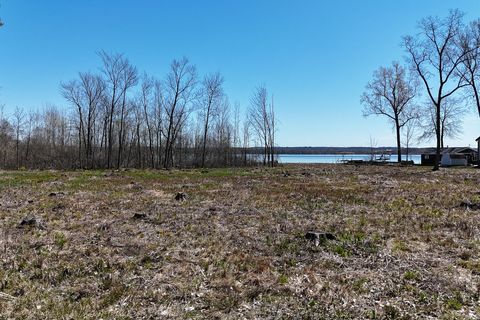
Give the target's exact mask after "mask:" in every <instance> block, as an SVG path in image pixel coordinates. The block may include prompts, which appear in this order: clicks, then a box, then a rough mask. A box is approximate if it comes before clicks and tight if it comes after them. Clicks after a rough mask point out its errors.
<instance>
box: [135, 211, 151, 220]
mask: <svg viewBox="0 0 480 320" xmlns="http://www.w3.org/2000/svg"><path fill="white" fill-rule="evenodd" d="M147 218H148V216H147V214H146V213H143V212H136V213H135V214H134V215H133V219H137V220H143V219H147Z"/></svg>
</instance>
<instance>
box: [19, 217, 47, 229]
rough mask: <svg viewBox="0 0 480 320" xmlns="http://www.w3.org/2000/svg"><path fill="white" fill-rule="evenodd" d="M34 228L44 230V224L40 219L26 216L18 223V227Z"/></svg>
mask: <svg viewBox="0 0 480 320" xmlns="http://www.w3.org/2000/svg"><path fill="white" fill-rule="evenodd" d="M27 226H30V227H36V228H39V229H45V224H44V223H43V221H42V219H40V218H39V217H36V216H26V217H25V218H23V219H22V221H20V224H19V227H20V228H23V227H27Z"/></svg>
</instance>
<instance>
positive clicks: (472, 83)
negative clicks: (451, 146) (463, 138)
mask: <svg viewBox="0 0 480 320" xmlns="http://www.w3.org/2000/svg"><path fill="white" fill-rule="evenodd" d="M417 28H418V33H417V34H416V35H415V36H406V37H404V38H403V47H404V49H405V51H406V53H407V64H406V66H402V65H401V64H400V63H399V62H393V64H392V66H389V67H380V68H379V69H378V70H377V71H375V73H374V75H373V80H372V81H371V82H369V83H368V84H367V86H366V90H365V92H364V93H363V95H362V97H361V103H362V104H363V106H364V109H363V113H364V115H365V116H369V115H382V116H385V117H386V118H387V119H389V121H391V123H392V124H393V128H394V129H395V135H396V141H397V152H398V161H399V162H400V161H401V160H402V157H401V156H402V153H401V151H402V146H405V147H407V149H408V146H409V144H410V142H411V141H412V139H413V138H415V137H416V138H417V139H418V140H419V141H430V140H432V139H434V140H435V141H436V148H435V150H436V159H435V165H434V168H433V169H434V170H438V168H439V163H440V153H441V149H442V148H444V146H445V144H444V140H445V138H447V137H450V138H454V137H457V136H458V134H459V133H460V132H461V126H462V117H463V115H464V114H465V113H466V112H467V111H468V108H469V107H470V108H471V107H474V108H475V109H476V110H477V111H478V114H479V116H480V92H479V90H480V19H479V20H475V21H472V22H470V23H464V22H463V14H462V13H461V12H459V11H458V10H452V11H450V13H449V15H448V16H447V17H445V18H443V19H442V18H438V17H427V18H425V19H423V20H422V21H420V22H419V24H418V27H417ZM402 139H403V140H404V142H403V143H402Z"/></svg>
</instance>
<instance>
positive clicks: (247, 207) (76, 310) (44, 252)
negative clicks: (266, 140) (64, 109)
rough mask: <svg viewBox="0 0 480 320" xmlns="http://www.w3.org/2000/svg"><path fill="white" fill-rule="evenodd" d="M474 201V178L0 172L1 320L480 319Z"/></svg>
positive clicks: (357, 172) (358, 169)
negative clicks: (314, 237)
mask: <svg viewBox="0 0 480 320" xmlns="http://www.w3.org/2000/svg"><path fill="white" fill-rule="evenodd" d="M179 192H183V193H185V194H186V198H185V199H184V200H182V199H179V200H176V199H175V198H176V195H177V193H179ZM178 198H181V197H178ZM464 201H469V202H470V203H467V204H465V203H464V205H463V206H462V205H461V204H462V202H464ZM478 202H480V170H477V169H473V168H467V169H454V168H452V169H442V170H441V171H438V172H432V171H430V168H424V167H397V166H347V165H315V166H313V165H312V166H308V165H296V166H293V165H292V166H283V167H279V168H274V169H266V168H249V169H208V170H203V171H202V170H182V171H142V170H127V171H118V172H110V171H76V172H61V171H32V172H30V171H17V172H0V292H1V293H0V319H10V318H18V319H89V318H91V319H98V318H103V319H139V318H145V319H157V318H208V319H213V318H218V319H239V318H246V319H258V318H282V319H284V318H286V319H290V318H299V319H303V318H312V319H314V318H315V319H318V318H325V319H417V318H418V319H428V318H431V319H436V318H442V319H477V318H480V307H479V306H480V250H479V249H480V232H479V231H480V210H476V209H480V206H479V207H478V208H477V206H476V205H475V204H476V203H478ZM26 217H29V218H31V219H30V220H29V219H25V218H26ZM22 220H23V222H24V224H23V225H21V221H22ZM308 231H318V232H328V233H331V234H332V235H333V236H334V238H335V239H324V238H322V237H320V241H319V244H318V246H315V243H314V242H312V241H309V240H307V239H305V233H306V232H308Z"/></svg>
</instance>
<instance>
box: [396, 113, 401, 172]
mask: <svg viewBox="0 0 480 320" xmlns="http://www.w3.org/2000/svg"><path fill="white" fill-rule="evenodd" d="M395 129H396V133H397V162H398V163H401V162H402V145H401V143H400V125H399V123H398V116H397V117H396V118H395Z"/></svg>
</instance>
